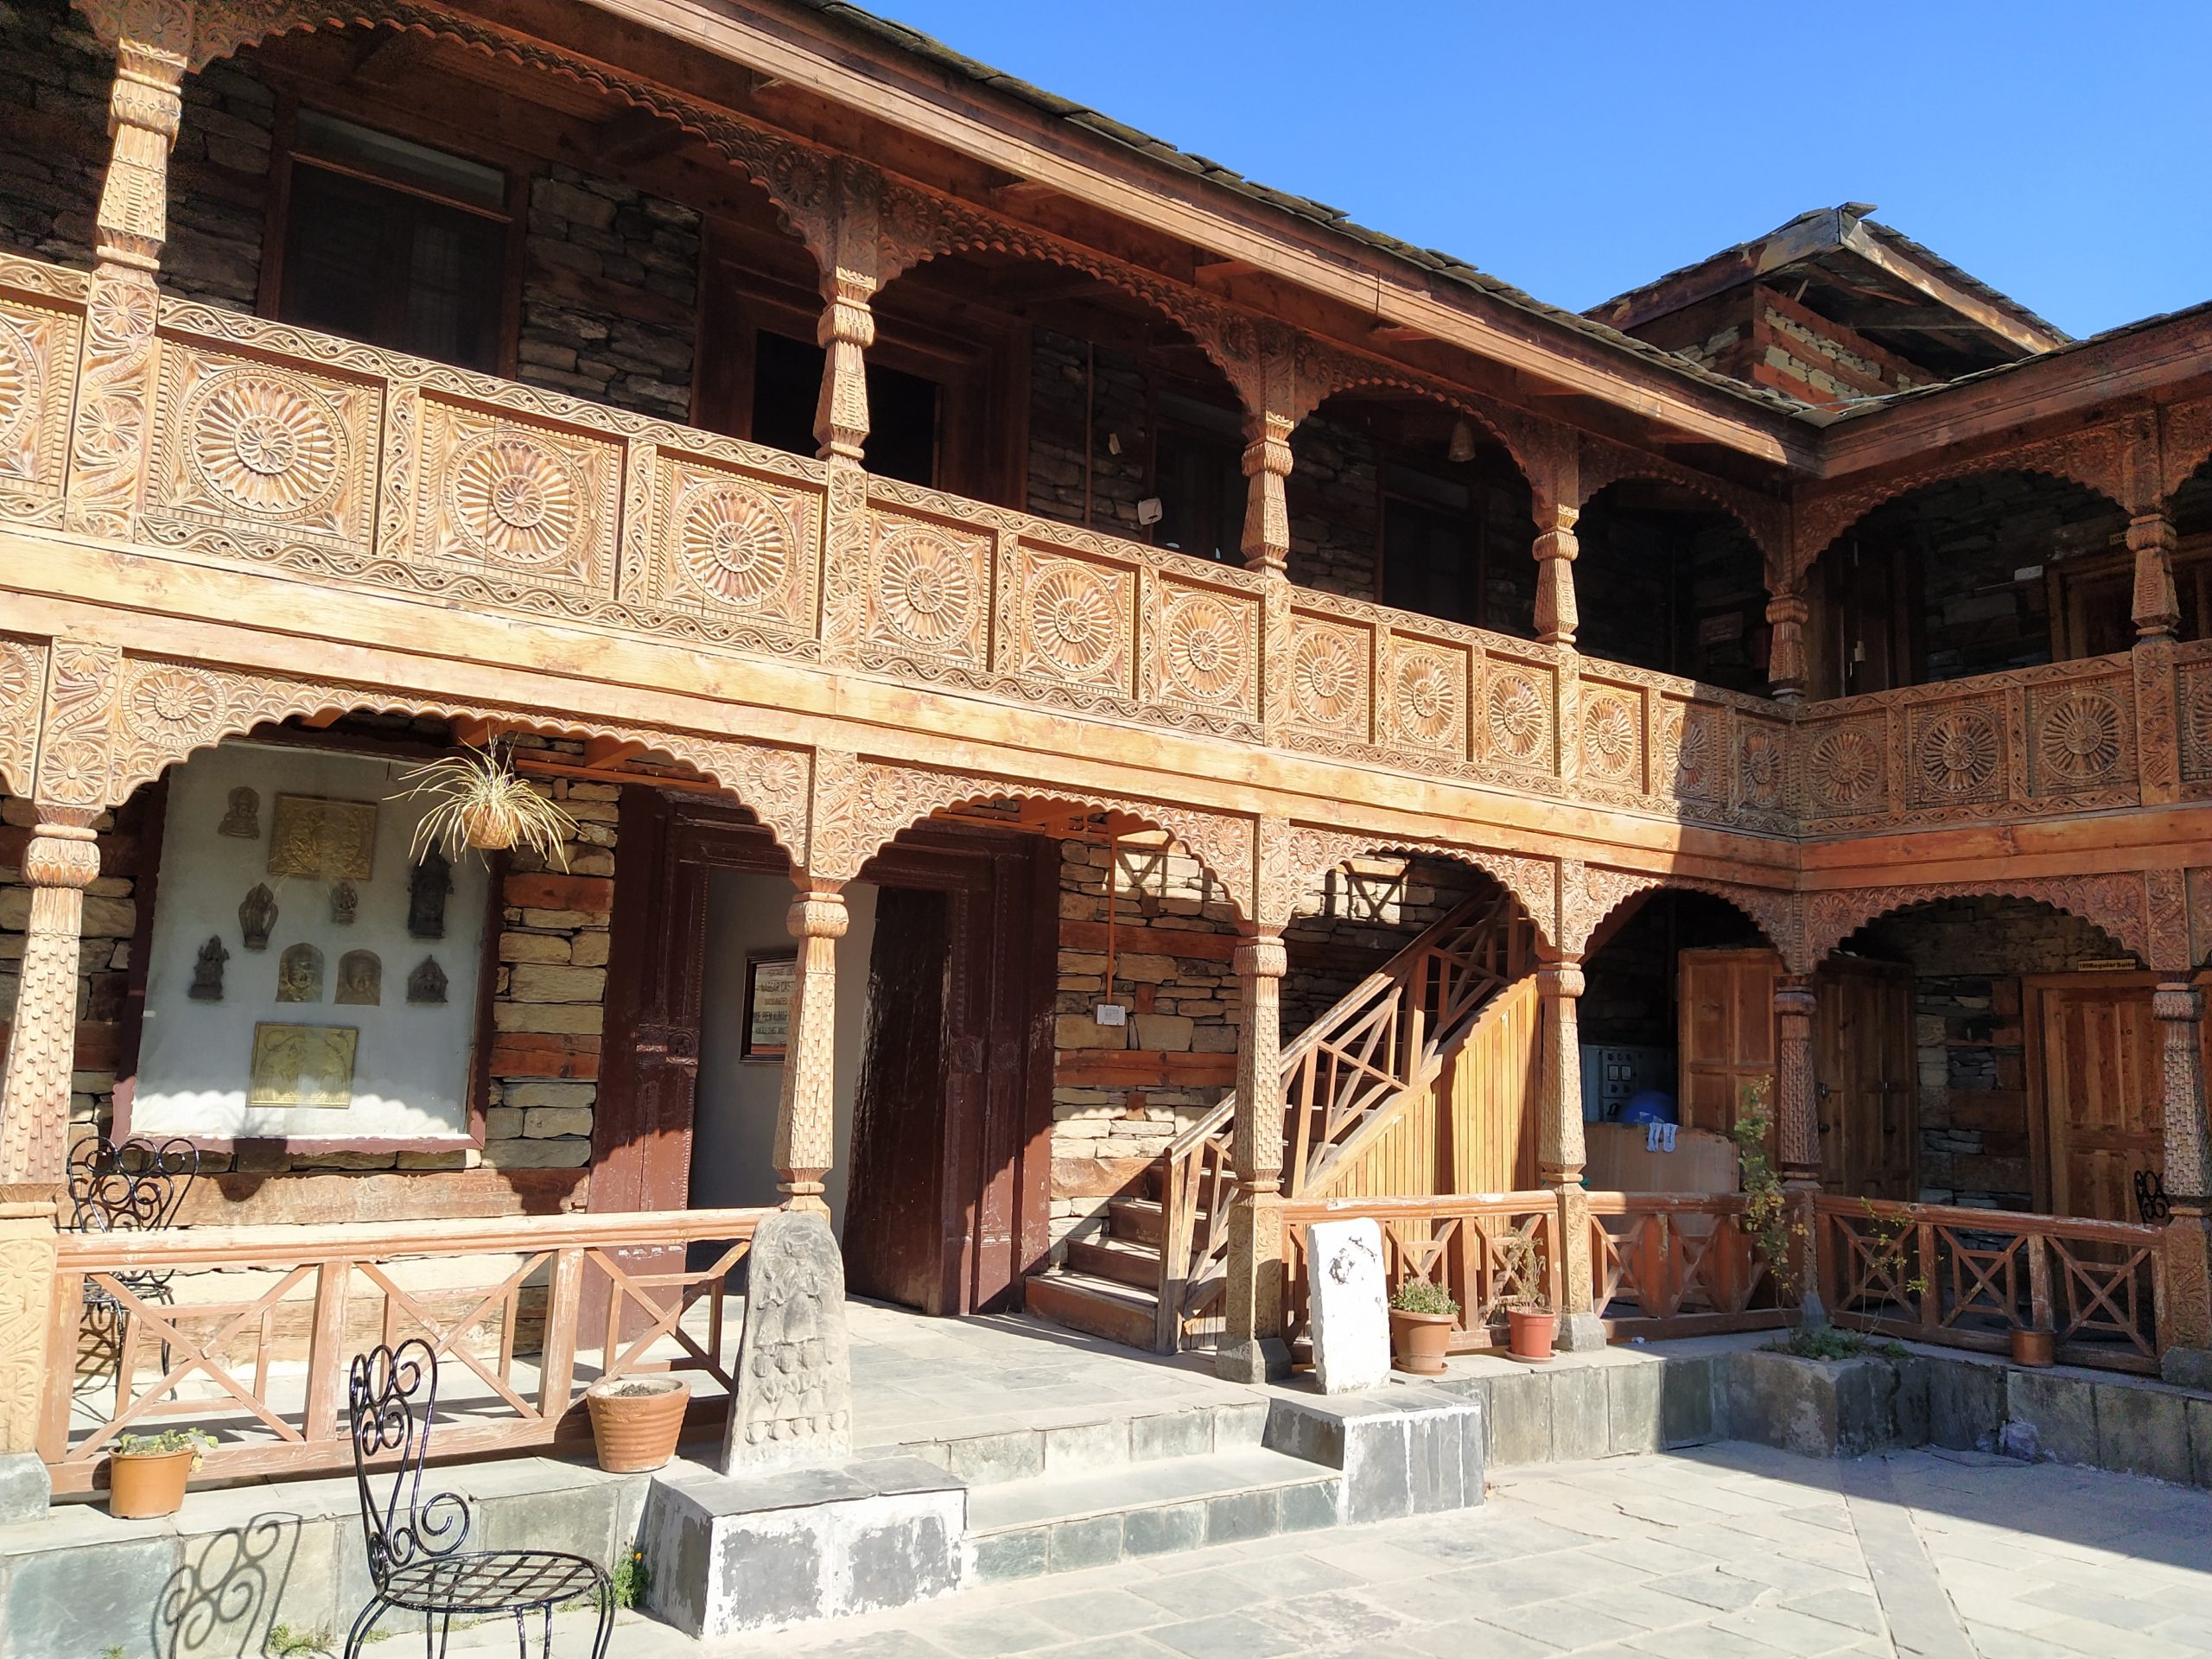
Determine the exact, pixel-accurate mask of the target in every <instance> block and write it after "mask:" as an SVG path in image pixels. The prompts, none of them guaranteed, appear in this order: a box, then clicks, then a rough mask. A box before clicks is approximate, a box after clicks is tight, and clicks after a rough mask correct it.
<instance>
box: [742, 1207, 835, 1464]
mask: <svg viewBox="0 0 2212 1659" xmlns="http://www.w3.org/2000/svg"><path fill="white" fill-rule="evenodd" d="M750 1271H751V1279H750V1281H749V1289H748V1291H747V1296H746V1303H745V1330H744V1332H743V1334H742V1336H741V1338H739V1342H738V1353H737V1389H736V1398H735V1399H734V1401H733V1402H731V1406H730V1414H729V1425H728V1429H727V1430H726V1431H725V1437H724V1440H723V1444H722V1469H723V1471H724V1472H725V1473H736V1472H740V1471H747V1470H752V1469H760V1468H774V1467H777V1466H779V1465H785V1464H791V1463H799V1462H806V1461H810V1460H814V1459H824V1458H836V1457H841V1456H842V1455H843V1454H844V1453H845V1452H846V1451H847V1450H848V1449H849V1446H850V1445H851V1441H852V1433H851V1419H852V1399H853V1393H852V1390H853V1380H852V1362H851V1356H850V1351H849V1347H848V1344H847V1337H846V1331H845V1294H844V1285H845V1271H844V1262H843V1260H842V1257H841V1256H840V1255H838V1251H837V1241H836V1237H835V1236H833V1235H832V1234H831V1232H830V1231H829V1217H827V1216H823V1215H817V1214H815V1213H813V1212H811V1211H791V1210H782V1211H776V1212H775V1213H774V1214H772V1216H770V1217H768V1219H766V1221H764V1222H762V1223H761V1224H760V1229H759V1230H758V1231H757V1232H756V1233H755V1234H754V1236H753V1261H752V1264H751V1269H750Z"/></svg>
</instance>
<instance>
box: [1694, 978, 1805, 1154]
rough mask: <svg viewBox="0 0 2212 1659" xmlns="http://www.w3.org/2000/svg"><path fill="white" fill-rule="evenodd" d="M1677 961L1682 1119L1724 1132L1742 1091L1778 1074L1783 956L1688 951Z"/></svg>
mask: <svg viewBox="0 0 2212 1659" xmlns="http://www.w3.org/2000/svg"><path fill="white" fill-rule="evenodd" d="M1679 964H1680V967H1679V971H1680V973H1681V985H1680V989H1679V991H1678V993H1677V1002H1678V1012H1677V1014H1676V1019H1677V1021H1678V1032H1679V1037H1678V1042H1679V1046H1680V1051H1681V1052H1680V1055H1679V1060H1680V1065H1681V1121H1682V1122H1683V1123H1684V1124H1685V1125H1687V1126H1688V1127H1690V1128H1700V1129H1713V1130H1717V1131H1718V1132H1719V1133H1720V1134H1723V1135H1726V1133H1727V1132H1728V1131H1729V1130H1730V1129H1732V1128H1734V1127H1735V1123H1736V1109H1737V1106H1738V1103H1739V1102H1741V1101H1742V1099H1743V1097H1744V1090H1745V1089H1746V1088H1747V1087H1749V1086H1750V1085H1751V1084H1756V1083H1762V1082H1767V1083H1770V1082H1771V1079H1772V1078H1773V1077H1774V1069H1775V1066H1774V1055H1775V1044H1774V980H1775V976H1776V975H1777V974H1779V973H1780V972H1781V971H1782V958H1781V957H1777V956H1776V955H1775V953H1774V952H1773V951H1771V950H1685V951H1683V952H1682V953H1681V957H1680V958H1679ZM1768 1099H1769V1102H1770V1103H1771V1101H1772V1099H1773V1092H1772V1090H1771V1088H1770V1090H1769V1091H1768Z"/></svg>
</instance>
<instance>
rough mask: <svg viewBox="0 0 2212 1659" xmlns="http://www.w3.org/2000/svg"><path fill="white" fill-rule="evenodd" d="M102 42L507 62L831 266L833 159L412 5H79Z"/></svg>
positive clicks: (194, 62) (97, 1)
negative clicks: (582, 94)
mask: <svg viewBox="0 0 2212 1659" xmlns="http://www.w3.org/2000/svg"><path fill="white" fill-rule="evenodd" d="M74 3H75V5H76V7H77V9H78V10H79V11H80V12H82V13H83V14H84V16H86V19H87V20H88V21H89V22H91V23H92V28H93V30H94V32H95V33H96V34H98V35H99V37H100V38H101V40H102V41H105V42H107V43H108V44H110V45H112V44H114V43H115V42H116V41H118V40H119V39H130V40H137V41H145V42H147V43H149V44H156V45H159V46H161V47H162V49H164V50H167V51H171V52H174V53H175V54H177V55H179V56H181V57H182V58H184V59H185V60H186V63H187V66H188V67H189V68H191V69H193V70H195V71H196V70H200V69H204V68H206V67H207V66H208V65H209V64H211V63H213V62H215V61H217V60H219V59H222V58H226V57H230V56H232V55H233V54H236V53H238V51H239V50H241V49H242V48H245V47H249V46H253V45H257V44H258V43H259V42H261V41H266V40H269V39H271V38H273V37H275V36H277V35H289V34H302V33H309V32H314V31H317V30H328V29H398V30H401V31H403V32H411V33H415V34H418V35H426V36H429V37H432V38H435V39H438V40H443V41H452V42H454V44H456V45H460V46H464V47H467V48H471V49H472V50H474V51H477V52H480V53H482V54H485V55H486V56H487V57H495V58H503V59H505V60H507V61H509V62H511V63H516V64H520V65H522V66H524V67H528V68H531V69H537V70H541V71H543V72H544V73H548V74H552V75H558V76H560V77H562V78H563V79H568V80H570V81H573V82H575V84H577V85H579V86H585V87H588V88H589V89H590V90H592V91H594V92H602V93H605V94H607V95H608V96H610V97H615V98H620V99H624V100H625V101H626V102H627V103H628V104H630V105H632V107H634V108H638V109H642V110H645V111H650V112H651V113H652V114H654V115H657V116H659V117H661V118H664V119H665V120H668V121H671V122H673V123H674V124H677V125H678V126H680V127H682V128H683V130H685V131H687V132H690V133H691V134H693V135H694V136H695V137H698V138H701V139H702V140H704V141H705V142H706V143H709V144H710V145H712V146H713V147H714V149H715V150H716V151H718V152H719V153H720V154H721V156H722V157H723V158H724V159H725V160H727V161H728V162H730V163H732V164H733V165H734V166H735V167H737V168H740V169H741V171H743V172H744V173H745V175H747V177H748V178H750V179H751V180H752V181H753V183H754V184H755V185H757V186H758V187H760V189H761V191H762V192H763V193H764V194H766V196H767V197H768V199H769V200H770V201H771V202H772V203H773V204H774V206H775V208H776V211H777V213H778V215H779V218H780V219H782V221H783V223H784V225H785V226H786V228H788V229H789V230H790V231H791V233H792V234H793V235H794V236H796V237H797V238H798V239H799V240H800V241H801V242H802V243H804V245H805V246H806V249H807V251H808V252H810V253H811V254H812V255H813V256H814V258H815V262H816V264H817V267H819V268H820V269H821V270H828V269H829V267H830V266H831V264H833V263H834V257H835V250H836V214H837V212H838V203H837V200H836V192H835V190H834V188H833V186H832V179H831V174H832V168H831V160H832V157H831V153H830V152H829V151H828V150H824V149H817V147H815V146H813V145H811V144H807V143H801V142H800V141H798V140H797V139H794V138H786V137H782V136H781V135H779V134H775V133H772V132H770V131H768V130H766V129H765V128H760V127H756V126H754V125H753V124H751V123H750V122H747V121H743V120H741V119H739V118H737V117H735V116H733V115H730V114H728V113H726V112H724V111H718V110H715V109H712V108H709V106H707V105H703V104H701V103H699V102H698V101H697V100H696V99H691V98H688V97H685V96H684V95H683V94H681V93H678V92H671V91H670V90H668V89H667V88H664V87H661V86H655V85H654V84H652V82H650V81H645V80H640V79H635V78H632V77H631V76H628V75H624V74H620V73H617V72H616V71H614V70H613V69H610V68H608V67H607V66H606V65H604V64H601V63H597V62H594V61H593V60H589V59H587V58H583V57H579V56H577V55H575V54H573V53H570V52H569V51H567V50H565V49H563V48H560V47H557V46H553V45H550V44H548V43H546V42H543V41H533V40H531V39H530V38H529V37H527V36H525V35H517V34H514V33H512V32H511V31H509V30H506V29H499V28H495V27H493V26H492V25H489V24H486V23H482V22H478V21H476V20H475V19H474V18H471V17H467V16H461V15H458V14H456V13H453V12H447V11H441V10H435V9H434V8H432V7H429V6H423V5H415V4H410V3H408V0H324V3H316V0H224V3H222V4H219V5H218V4H212V3H204V0H203V3H199V4H194V3H193V0H74Z"/></svg>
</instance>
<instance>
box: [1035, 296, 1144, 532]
mask: <svg viewBox="0 0 2212 1659" xmlns="http://www.w3.org/2000/svg"><path fill="white" fill-rule="evenodd" d="M1086 380H1088V381H1089V382H1090V390H1089V394H1088V397H1086V394H1085V389H1084V383H1085V382H1086ZM1150 401H1151V400H1150V397H1149V396H1148V394H1147V387H1146V385H1145V375H1144V371H1143V369H1142V368H1141V367H1140V366H1139V365H1138V364H1137V362H1136V360H1135V359H1134V358H1132V357H1130V356H1129V355H1128V353H1124V352H1120V351H1116V350H1115V349H1114V348H1113V347H1111V346H1096V347H1093V346H1091V344H1090V342H1089V341H1087V340H1077V339H1076V338H1074V337H1073V336H1072V335H1069V334H1055V333H1054V332H1052V330H1050V329H1047V328H1039V329H1038V330H1037V331H1036V332H1035V333H1034V334H1033V335H1032V337H1031V340H1030V346H1029V499H1028V502H1027V505H1028V509H1029V511H1030V512H1033V513H1035V514H1036V515H1037V516H1038V517H1039V518H1056V519H1058V521H1059V522H1060V523H1062V524H1083V523H1084V501H1085V493H1084V461H1085V456H1086V454H1087V455H1088V457H1089V464H1090V492H1089V503H1090V508H1089V510H1090V519H1089V523H1090V528H1091V529H1093V530H1102V531H1107V532H1109V534H1112V535H1116V536H1128V537H1135V539H1137V540H1138V541H1143V540H1145V539H1147V535H1148V532H1147V531H1146V530H1145V529H1144V528H1143V527H1142V526H1141V525H1140V524H1138V523H1137V503H1138V502H1139V501H1140V500H1141V499H1143V498H1144V496H1145V493H1146V492H1147V490H1148V489H1149V488H1150V487H1151V486H1150V479H1151V456H1152V430H1151V424H1150V421H1149V418H1148V416H1147V410H1148V408H1149V406H1150ZM1086 403H1087V404H1088V406H1089V409H1090V427H1089V433H1088V439H1087V444H1086V435H1085V429H1084V408H1085V405H1086ZM1117 451H1118V453H1117Z"/></svg>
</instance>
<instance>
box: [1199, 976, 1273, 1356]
mask: <svg viewBox="0 0 2212 1659" xmlns="http://www.w3.org/2000/svg"><path fill="white" fill-rule="evenodd" d="M1288 966H1289V960H1288V958H1287V956H1286V955H1285V953H1284V950H1283V944H1282V938H1281V935H1280V934H1276V933H1258V932H1255V933H1252V934H1249V935H1248V936H1247V937H1246V938H1244V939H1243V940H1242V941H1241V942H1240V943H1239V944H1237V947H1236V985H1237V990H1238V993H1239V999H1238V1000H1239V1001H1240V1002H1241V1004H1242V1013H1241V1017H1242V1020H1243V1024H1242V1025H1241V1026H1240V1027H1238V1030H1237V1036H1236V1123H1235V1126H1234V1128H1233V1131H1232V1135H1233V1138H1232V1140H1231V1142H1230V1162H1231V1164H1232V1166H1233V1167H1234V1169H1235V1171H1236V1198H1235V1199H1234V1201H1233V1207H1232V1208H1231V1209H1230V1217H1229V1284H1228V1292H1227V1300H1228V1307H1227V1315H1228V1317H1227V1320H1226V1325H1227V1328H1226V1329H1225V1330H1224V1331H1223V1332H1222V1338H1221V1347H1220V1349H1219V1351H1218V1352H1217V1355H1216V1357H1215V1369H1216V1370H1217V1371H1218V1372H1219V1373H1220V1374H1221V1375H1222V1376H1225V1377H1230V1378H1233V1379H1234V1380H1236V1381H1238V1382H1243V1383H1264V1382H1266V1381H1267V1380H1268V1376H1269V1375H1270V1374H1276V1375H1280V1374H1281V1372H1283V1371H1285V1370H1287V1369H1288V1368H1289V1364H1290V1354H1289V1351H1288V1350H1287V1348H1286V1347H1285V1346H1284V1345H1283V1340H1282V1315H1283V1266H1282V1126H1283V1101H1282V1006H1281V1002H1282V976H1283V974H1284V972H1285V971H1286V970H1287V968H1288Z"/></svg>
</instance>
